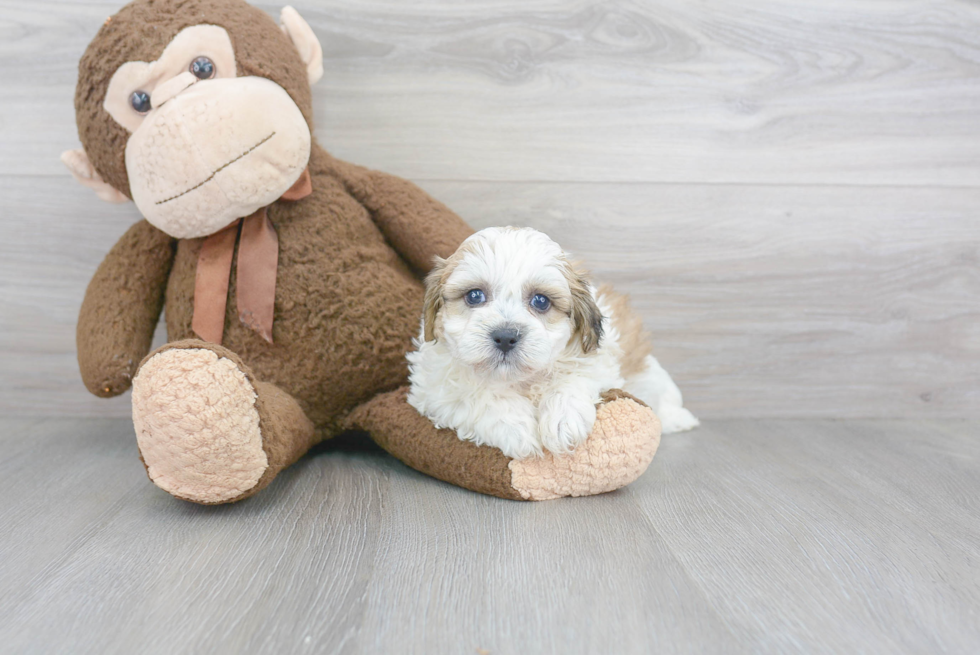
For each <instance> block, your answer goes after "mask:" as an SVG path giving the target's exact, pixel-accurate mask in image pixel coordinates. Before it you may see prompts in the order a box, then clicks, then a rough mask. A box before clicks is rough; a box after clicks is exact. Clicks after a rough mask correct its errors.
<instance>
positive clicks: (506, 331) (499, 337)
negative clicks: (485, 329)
mask: <svg viewBox="0 0 980 655" xmlns="http://www.w3.org/2000/svg"><path fill="white" fill-rule="evenodd" d="M490 338H491V339H493V343H494V345H495V346H497V349H498V350H499V351H500V352H503V353H506V352H510V351H511V350H512V349H513V348H514V346H516V345H517V342H518V341H520V340H521V333H520V332H518V331H517V330H516V329H514V328H510V327H508V328H498V329H496V330H494V331H493V332H492V333H491V334H490Z"/></svg>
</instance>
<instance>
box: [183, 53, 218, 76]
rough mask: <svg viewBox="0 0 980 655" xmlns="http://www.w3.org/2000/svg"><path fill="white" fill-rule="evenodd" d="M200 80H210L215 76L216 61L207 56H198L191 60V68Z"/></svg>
mask: <svg viewBox="0 0 980 655" xmlns="http://www.w3.org/2000/svg"><path fill="white" fill-rule="evenodd" d="M189 70H190V71H191V72H192V73H194V77H196V78H197V79H199V80H209V79H211V78H212V77H214V62H213V61H211V60H210V59H208V58H207V57H198V58H197V59H195V60H194V61H192V62H191V65H190V69H189Z"/></svg>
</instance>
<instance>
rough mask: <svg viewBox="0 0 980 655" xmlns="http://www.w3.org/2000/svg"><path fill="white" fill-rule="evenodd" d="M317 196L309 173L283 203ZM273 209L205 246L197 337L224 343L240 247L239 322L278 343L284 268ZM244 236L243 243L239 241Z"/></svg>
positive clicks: (198, 279) (197, 293)
mask: <svg viewBox="0 0 980 655" xmlns="http://www.w3.org/2000/svg"><path fill="white" fill-rule="evenodd" d="M312 192H313V184H312V181H311V179H310V169H309V168H307V169H306V170H305V171H303V174H302V175H301V176H300V178H299V179H298V180H297V181H296V184H294V185H293V186H292V187H290V188H289V190H288V191H286V193H284V194H282V198H281V199H282V200H290V201H295V200H302V199H303V198H305V197H306V196H308V195H310V194H311V193H312ZM267 209H268V208H267V207H263V208H262V209H260V210H258V211H257V212H255V213H254V214H252V215H251V216H246V217H245V218H239V219H237V220H236V221H235V222H233V223H232V224H231V225H229V226H228V227H226V228H224V229H222V230H221V231H220V232H215V233H214V234H212V235H211V236H209V237H207V238H206V239H205V240H204V245H202V246H201V254H200V255H199V256H198V258H197V274H196V276H195V278H194V319H193V320H192V322H191V327H192V328H193V329H194V332H195V333H196V334H197V336H199V337H201V338H202V339H204V340H205V341H210V342H211V343H217V344H220V343H221V338H222V336H223V335H224V330H225V308H226V307H227V305H228V283H229V280H230V278H231V261H232V259H234V256H235V241H239V245H238V271H237V287H238V291H237V294H236V295H237V302H238V319H239V320H240V321H241V322H242V324H244V325H245V326H246V327H249V328H251V329H253V330H255V331H256V332H258V333H259V335H261V337H262V338H263V339H265V340H266V341H268V342H269V343H272V316H273V312H274V310H275V303H276V270H277V269H278V267H279V235H277V234H276V228H275V227H273V225H272V221H270V220H269V213H268V212H267V211H266V210H267ZM239 233H241V238H240V239H239Z"/></svg>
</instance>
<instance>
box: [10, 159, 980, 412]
mask: <svg viewBox="0 0 980 655" xmlns="http://www.w3.org/2000/svg"><path fill="white" fill-rule="evenodd" d="M24 182H29V184H24ZM423 186H424V187H425V188H426V189H427V190H428V191H429V192H431V193H432V194H433V195H435V196H436V197H439V198H441V199H443V200H444V201H446V202H447V203H448V204H449V206H451V207H453V208H454V209H456V210H457V211H458V212H460V214H462V215H463V216H464V217H466V218H467V219H468V220H469V221H471V222H472V223H473V224H474V225H475V226H477V227H484V226H489V225H505V224H517V225H531V226H534V227H537V228H539V229H542V230H544V231H546V232H548V233H550V234H553V235H555V236H556V237H557V238H559V239H560V241H561V242H562V243H563V245H564V246H565V247H566V248H567V249H569V250H571V251H572V252H573V253H575V254H576V255H577V256H578V257H580V258H581V259H582V260H584V261H585V262H586V263H587V264H588V265H589V266H590V267H591V268H592V270H593V272H594V275H595V277H596V279H597V280H599V281H602V282H609V283H612V284H613V285H614V286H615V287H616V288H618V289H619V290H621V291H624V292H627V293H629V294H630V295H631V296H632V299H633V301H634V304H635V305H636V307H637V308H638V309H639V310H640V312H641V314H642V315H643V316H644V318H645V321H646V325H647V327H648V328H649V329H650V330H651V332H652V333H653V335H654V339H655V345H656V353H657V355H658V356H659V357H660V358H661V360H662V361H663V363H664V365H665V366H666V367H667V369H668V370H669V371H671V373H672V374H673V375H674V376H675V378H676V379H677V380H678V382H679V384H680V385H681V387H682V389H683V390H684V392H685V394H686V398H687V402H688V404H689V406H690V407H691V408H692V409H693V411H695V412H696V413H698V414H700V415H703V416H709V417H710V416H729V417H731V416H826V417H842V416H848V417H889V416H976V415H977V410H978V407H980V362H978V353H980V304H978V303H977V298H978V297H980V266H978V262H980V222H977V220H976V217H975V211H976V210H975V208H976V207H978V206H980V189H978V190H975V189H930V188H919V187H915V188H908V189H906V188H901V187H884V188H882V187H841V188H838V187H791V186H782V185H775V186H745V185H710V186H700V185H697V186H690V185H647V184H617V185H612V184H590V185H579V184H540V183H527V184H518V183H491V182H487V183H466V184H460V183H456V182H424V183H423ZM59 187H60V182H59V181H58V180H57V179H55V178H46V177H22V178H18V180H17V181H16V182H15V181H13V180H11V179H10V178H6V179H5V178H2V177H0V195H2V196H3V197H4V198H6V202H8V203H9V204H10V205H11V206H12V209H13V212H12V214H13V215H25V214H29V213H31V212H34V214H35V216H36V218H35V219H34V220H33V221H31V222H30V223H12V224H10V225H9V228H8V231H7V234H8V237H9V240H6V241H0V279H5V280H23V281H25V282H24V283H23V284H21V285H15V284H8V285H5V286H2V287H0V296H2V297H3V303H4V306H5V307H6V311H5V312H3V313H2V314H0V356H2V357H3V359H4V361H5V363H6V366H7V367H9V368H6V370H5V371H4V373H3V374H0V412H5V413H7V414H8V415H10V414H21V415H24V414H37V415H44V414H49V413H51V414H81V415H90V416H104V415H115V416H128V415H129V413H130V407H129V404H128V399H127V398H119V399H114V400H112V401H104V400H101V399H98V398H94V397H92V396H89V394H88V393H87V392H86V391H85V389H84V387H83V386H82V384H81V381H80V379H79V376H78V371H77V363H76V361H75V349H74V338H75V336H74V335H75V321H76V318H77V311H78V306H79V304H80V302H81V298H82V295H83V293H84V290H85V286H86V284H87V283H88V278H89V276H90V275H91V273H92V271H94V269H95V267H96V265H97V263H98V262H99V260H100V259H101V258H102V256H103V254H104V253H105V252H106V251H108V249H109V248H110V247H111V245H112V243H114V241H115V240H116V238H117V237H118V236H119V235H121V234H122V232H123V231H124V230H125V228H126V226H128V224H129V223H130V222H131V221H132V220H135V219H136V218H137V214H136V213H135V210H134V208H132V207H119V206H108V205H107V206H103V205H101V204H92V202H86V200H85V198H86V190H84V189H81V188H75V187H69V188H67V189H60V188H59ZM855 216H860V217H861V218H860V220H855V219H854V217H855ZM0 220H3V217H0ZM157 339H158V342H161V341H162V339H163V334H159V335H158V338H157Z"/></svg>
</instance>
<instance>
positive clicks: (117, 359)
mask: <svg viewBox="0 0 980 655" xmlns="http://www.w3.org/2000/svg"><path fill="white" fill-rule="evenodd" d="M176 244H177V242H176V240H175V239H173V238H171V237H169V236H167V235H166V234H164V233H163V232H161V231H160V230H158V229H156V228H155V227H153V226H152V225H150V224H149V223H147V222H146V221H145V220H144V221H140V222H139V223H137V224H136V225H134V226H133V227H131V228H129V230H128V231H127V232H126V234H124V235H123V236H122V238H121V239H119V241H118V242H117V243H116V245H115V246H113V247H112V250H110V251H109V254H107V255H106V257H105V259H104V260H102V263H101V264H100V265H99V268H98V270H96V271H95V275H94V276H93V277H92V281H91V282H89V285H88V289H87V290H86V291H85V300H83V301H82V309H81V311H80V312H79V315H78V329H77V331H76V334H75V342H76V344H77V346H78V366H79V369H81V372H82V381H83V382H85V386H86V388H87V389H88V390H89V391H91V392H92V393H94V394H95V395H96V396H102V397H104V398H110V397H112V396H118V395H119V394H121V393H123V392H124V391H126V390H127V389H129V387H130V385H131V384H132V381H133V374H134V373H135V372H136V367H137V366H139V363H140V360H142V359H143V358H144V357H145V356H146V355H147V353H148V352H150V344H151V343H152V341H153V331H154V329H155V328H156V324H157V321H158V320H159V318H160V310H161V309H162V308H163V299H164V294H165V292H166V289H167V279H168V278H169V276H170V268H171V266H173V262H174V253H175V252H176Z"/></svg>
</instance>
